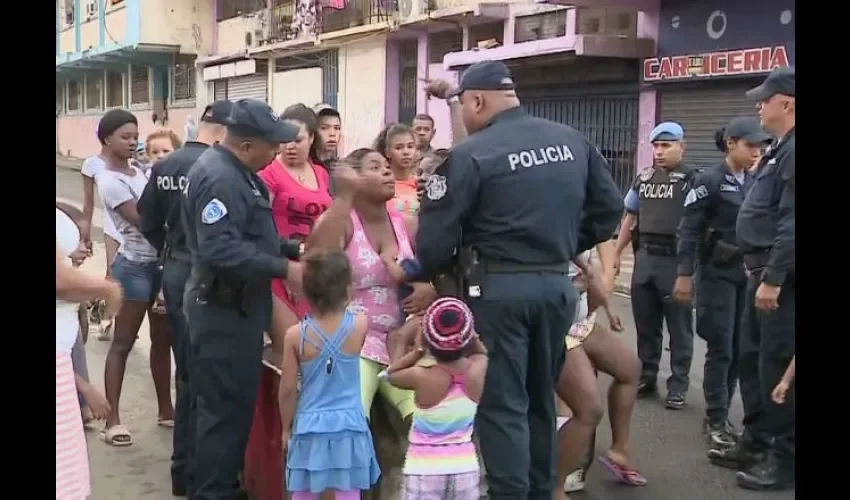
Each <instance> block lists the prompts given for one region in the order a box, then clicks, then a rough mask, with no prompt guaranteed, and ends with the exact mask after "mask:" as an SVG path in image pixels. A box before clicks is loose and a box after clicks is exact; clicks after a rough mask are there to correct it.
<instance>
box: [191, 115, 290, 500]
mask: <svg viewBox="0 0 850 500" xmlns="http://www.w3.org/2000/svg"><path fill="white" fill-rule="evenodd" d="M226 127H227V132H226V135H225V137H224V139H223V140H222V142H221V144H218V145H215V146H213V147H212V148H209V149H207V150H206V151H204V153H203V154H201V156H200V158H198V161H197V162H196V163H195V165H194V166H193V167H192V169H191V170H190V171H189V174H188V177H187V183H186V186H185V187H184V191H183V194H184V197H183V208H182V217H183V226H184V229H185V231H186V243H187V246H188V249H189V252H190V253H191V256H192V269H191V273H190V276H189V280H188V282H187V284H186V291H185V294H184V300H185V312H186V321H187V323H188V325H189V336H190V342H191V346H192V357H191V370H192V371H191V374H190V379H191V380H192V392H193V394H194V396H195V402H196V418H195V423H196V425H195V433H196V448H195V451H194V453H195V460H194V461H195V466H194V469H193V470H192V475H193V477H192V484H191V485H190V490H191V491H190V496H191V497H192V498H194V499H195V500H224V499H228V500H232V499H233V498H234V497H235V495H236V491H237V485H238V477H239V472H240V471H241V469H242V461H243V457H244V456H245V447H246V445H247V443H248V434H249V432H250V429H251V421H252V417H253V414H254V403H255V402H256V398H257V390H258V388H259V384H260V369H261V364H262V351H263V332H264V331H268V329H269V328H270V327H271V313H272V298H271V280H272V279H273V278H285V279H287V280H289V286H291V287H293V288H294V289H298V287H299V285H300V272H301V269H300V263H297V262H294V261H292V260H289V259H293V258H297V254H298V242H294V241H281V239H280V238H279V237H278V234H277V230H276V229H275V225H274V221H273V220H272V212H271V203H270V201H269V193H268V191H267V190H266V187H265V185H264V184H263V182H262V181H261V180H260V178H259V177H258V176H257V174H256V172H257V171H258V170H260V169H261V168H263V167H265V166H266V165H267V164H268V163H269V162H270V161H271V160H272V159H273V158H274V157H275V155H276V154H277V151H278V149H279V146H280V144H281V143H284V142H291V141H294V140H295V139H296V137H297V136H298V129H297V128H296V127H294V126H293V125H290V124H288V123H286V122H284V121H282V120H280V118H279V117H278V115H277V114H276V113H275V112H274V111H272V109H271V108H270V107H269V106H267V105H266V104H265V103H263V102H261V101H257V100H254V99H243V100H241V101H238V102H236V103H234V104H233V108H232V110H231V112H230V116H229V117H228V118H227V120H226Z"/></svg>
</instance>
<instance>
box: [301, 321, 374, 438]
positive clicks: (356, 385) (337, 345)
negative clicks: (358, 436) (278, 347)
mask: <svg viewBox="0 0 850 500" xmlns="http://www.w3.org/2000/svg"><path fill="white" fill-rule="evenodd" d="M308 328H309V329H310V330H311V331H312V332H313V333H315V334H316V336H317V337H319V339H321V342H315V341H313V340H311V339H310V338H309V337H308V336H307V329H308ZM352 331H354V315H353V314H351V313H349V312H346V313H345V315H344V316H343V318H342V321H341V322H340V324H339V327H337V330H336V331H335V332H333V334H331V335H328V334H327V333H325V332H324V331H322V329H321V328H320V327H319V325H318V324H317V323H316V321H315V320H314V319H313V317H312V316H310V315H307V317H305V318H304V320H303V321H301V342H300V345H299V346H298V352H299V354H303V353H304V343H305V342H307V343H309V344H311V345H313V347H315V348H316V349H318V350H319V351H320V352H319V355H318V356H316V357H315V358H313V359H311V360H309V361H304V362H302V363H301V367H300V371H301V390H300V392H299V393H298V405H297V410H296V412H295V421H294V422H293V425H292V434H293V435H298V434H307V433H311V432H323V433H329V432H340V431H345V430H355V431H362V430H365V429H367V428H368V424H367V423H366V414H365V413H364V412H363V404H362V403H361V402H360V362H359V358H358V357H357V356H356V355H353V354H348V353H346V352H343V351H342V346H343V344H345V341H346V340H347V339H348V338H349V336H350V335H351V332H352Z"/></svg>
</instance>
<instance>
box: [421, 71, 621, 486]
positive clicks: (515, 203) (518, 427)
mask: <svg viewBox="0 0 850 500" xmlns="http://www.w3.org/2000/svg"><path fill="white" fill-rule="evenodd" d="M514 88H515V87H514V81H513V79H512V77H511V74H510V72H509V71H508V69H507V67H506V66H505V65H504V64H502V63H501V62H489V61H488V62H482V63H477V64H474V65H472V66H470V67H469V68H468V69H467V70H466V71H465V72H464V74H463V78H462V80H461V83H460V87H459V88H458V89H456V91H455V92H454V96H457V97H459V98H460V101H461V105H462V114H463V121H464V125H465V126H466V128H467V130H468V131H469V132H470V133H471V134H472V135H470V136H469V137H468V138H467V139H466V140H464V141H463V142H461V143H460V144H457V145H455V146H454V148H453V149H452V151H451V153H450V154H449V157H448V158H447V159H446V161H445V162H444V163H443V164H442V165H441V166H440V167H438V168H437V170H436V171H435V173H434V175H432V176H431V177H430V178H429V180H428V183H427V185H426V186H425V193H424V196H423V200H422V209H421V214H420V216H419V231H418V235H417V240H416V243H417V245H416V250H417V256H418V258H419V261H420V263H421V265H422V269H423V271H424V273H423V274H424V275H425V276H428V277H433V276H435V275H436V274H437V273H438V269H439V268H440V267H441V265H443V264H444V263H446V262H448V261H450V259H452V255H453V253H454V251H455V249H456V248H458V254H459V255H460V258H461V260H462V261H463V262H462V267H463V268H464V270H465V275H466V280H465V283H464V291H465V295H466V297H465V299H466V300H467V302H468V304H469V306H470V307H471V309H472V311H473V313H474V314H475V321H476V324H477V330H478V332H479V333H480V335H481V339H482V340H483V342H484V344H485V345H486V346H487V350H488V354H489V356H490V365H489V367H488V371H487V378H486V384H485V388H484V394H483V396H482V398H481V403H480V405H479V407H478V419H477V422H476V430H477V432H478V434H479V438H480V442H481V450H482V455H483V458H484V463H485V466H486V468H487V471H488V477H489V480H490V491H489V494H490V498H491V499H494V500H524V499H534V500H544V499H545V500H550V499H551V497H552V492H553V489H554V487H555V452H556V450H555V443H556V439H555V400H554V397H553V394H554V390H555V379H556V378H557V376H558V374H559V373H560V369H561V366H562V363H563V361H564V356H565V352H564V351H565V348H564V335H565V333H566V332H567V330H568V329H569V326H570V324H571V323H572V320H573V316H574V313H575V307H576V305H577V302H578V294H577V293H576V291H575V289H574V288H573V285H572V283H571V281H570V279H569V278H568V276H567V273H568V271H569V263H570V260H571V259H572V258H574V257H575V256H576V255H578V253H579V252H581V251H584V250H588V249H590V248H592V247H593V246H594V245H595V244H596V243H599V242H601V241H606V240H608V239H609V238H610V236H611V234H613V231H614V230H615V229H616V227H617V223H618V222H619V219H620V214H621V213H622V207H623V205H622V201H621V200H620V199H619V193H618V189H617V186H616V184H615V183H614V180H613V179H612V177H611V173H610V171H609V167H608V165H607V163H606V162H605V160H604V159H603V158H602V155H601V154H600V153H599V151H598V150H597V149H596V148H595V147H594V146H593V145H592V144H591V143H590V142H588V140H587V139H586V138H585V137H583V136H582V135H581V134H580V133H578V132H577V131H575V130H574V129H572V128H570V127H568V126H566V125H560V124H556V123H553V122H549V121H546V120H542V119H538V118H532V117H530V116H529V115H527V114H526V112H525V111H524V110H523V109H522V108H521V107H520V102H519V99H517V97H516V93H515V91H514ZM582 209H584V213H585V215H586V217H585V218H584V219H582V216H581V214H582ZM464 262H465V264H464Z"/></svg>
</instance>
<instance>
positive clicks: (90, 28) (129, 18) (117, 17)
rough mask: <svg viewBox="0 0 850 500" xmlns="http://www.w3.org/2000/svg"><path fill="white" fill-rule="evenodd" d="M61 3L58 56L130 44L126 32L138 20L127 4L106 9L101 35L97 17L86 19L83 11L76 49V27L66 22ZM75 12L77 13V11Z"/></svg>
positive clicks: (58, 11) (59, 10)
mask: <svg viewBox="0 0 850 500" xmlns="http://www.w3.org/2000/svg"><path fill="white" fill-rule="evenodd" d="M62 1H64V0H60V8H59V9H57V15H58V16H59V23H58V26H59V54H68V53H73V52H83V51H87V50H92V49H95V48H97V47H99V46H101V45H107V44H110V43H111V44H124V43H131V42H132V41H131V40H128V37H127V34H128V31H130V30H129V28H130V26H131V25H132V24H134V23H138V22H139V19H138V18H137V17H136V16H133V15H131V13H132V12H133V9H128V8H127V3H126V2H124V3H121V4H118V5H115V6H111V7H107V9H106V18H105V29H104V30H103V34H102V35H101V30H100V23H99V22H98V17H97V16H93V17H90V18H87V17H86V16H85V11H83V16H82V17H80V29H79V42H80V43H79V47H78V46H77V30H76V27H75V26H74V23H73V22H72V23H68V22H66V17H65V9H64V8H62V4H61V2H62ZM181 1H185V0H181ZM78 3H80V4H81V5H83V7H84V6H85V3H83V2H78ZM76 12H79V10H77V11H76ZM101 36H103V38H104V39H103V40H101ZM57 55H58V54H57Z"/></svg>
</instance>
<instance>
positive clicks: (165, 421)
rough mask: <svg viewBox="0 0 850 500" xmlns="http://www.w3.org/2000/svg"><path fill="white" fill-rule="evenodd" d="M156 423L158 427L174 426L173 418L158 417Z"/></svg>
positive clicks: (170, 427)
mask: <svg viewBox="0 0 850 500" xmlns="http://www.w3.org/2000/svg"><path fill="white" fill-rule="evenodd" d="M156 425H158V426H160V427H168V428H169V429H173V428H174V419H173V418H160V419H157V421H156Z"/></svg>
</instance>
